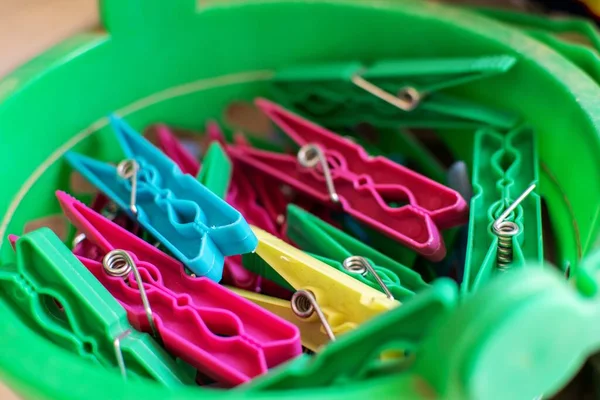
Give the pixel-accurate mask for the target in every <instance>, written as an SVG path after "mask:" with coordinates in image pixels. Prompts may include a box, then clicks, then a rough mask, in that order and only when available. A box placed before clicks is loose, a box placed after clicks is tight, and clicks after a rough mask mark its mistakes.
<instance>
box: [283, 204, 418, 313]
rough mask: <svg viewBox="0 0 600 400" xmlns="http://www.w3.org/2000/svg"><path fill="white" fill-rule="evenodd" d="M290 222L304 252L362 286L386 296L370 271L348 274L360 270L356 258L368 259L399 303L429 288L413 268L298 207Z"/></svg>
mask: <svg viewBox="0 0 600 400" xmlns="http://www.w3.org/2000/svg"><path fill="white" fill-rule="evenodd" d="M287 221H288V222H287V236H288V237H289V238H290V239H291V240H292V242H294V243H295V244H296V245H297V246H299V248H300V249H302V250H305V251H308V252H310V253H312V254H311V255H312V256H313V257H315V258H317V259H319V260H321V261H323V262H324V263H326V264H328V265H330V266H332V267H333V268H336V269H337V270H339V271H342V272H344V273H346V274H348V275H350V276H352V277H354V278H356V279H357V280H359V281H360V282H362V283H364V284H366V285H368V286H371V287H372V288H375V289H377V290H379V291H382V292H385V291H384V290H383V289H382V288H381V285H380V284H379V283H378V282H377V280H376V278H375V277H374V276H373V275H372V274H371V273H369V271H366V273H364V274H359V273H352V272H350V271H349V270H348V268H351V266H352V265H357V266H358V261H359V259H357V258H356V256H359V257H364V258H365V259H366V260H367V261H369V262H370V264H371V266H372V267H373V269H374V270H375V272H376V273H377V274H378V275H379V276H380V277H381V279H382V281H383V283H384V284H385V285H386V286H387V288H388V289H389V291H390V292H391V294H392V295H393V297H394V298H395V299H396V300H399V301H404V300H406V299H408V298H410V297H412V296H413V295H414V294H415V292H418V291H421V290H424V289H426V288H427V287H428V286H429V285H428V284H427V283H425V282H424V281H423V279H422V278H421V276H420V275H419V274H418V273H416V272H414V271H413V270H411V269H410V268H408V267H406V266H404V265H402V264H401V263H399V262H396V261H394V260H392V259H391V258H389V257H387V256H386V255H384V254H382V253H380V252H379V251H377V250H375V249H373V248H371V247H369V246H367V245H365V244H364V243H362V242H361V241H359V240H357V239H355V238H353V237H352V236H350V235H348V234H346V233H344V232H343V231H341V230H339V229H337V228H335V227H333V226H331V225H329V224H328V223H326V222H325V221H323V220H321V219H320V218H318V217H316V216H314V215H312V214H310V213H309V212H307V211H305V210H303V209H301V208H300V207H298V206H295V205H293V204H290V205H288V208H287Z"/></svg>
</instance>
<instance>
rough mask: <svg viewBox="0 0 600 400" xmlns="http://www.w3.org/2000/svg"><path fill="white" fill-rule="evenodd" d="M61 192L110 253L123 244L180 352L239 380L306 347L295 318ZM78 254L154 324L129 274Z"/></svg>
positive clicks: (141, 323) (140, 319)
mask: <svg viewBox="0 0 600 400" xmlns="http://www.w3.org/2000/svg"><path fill="white" fill-rule="evenodd" d="M56 195H57V197H58V199H59V201H60V204H61V207H62V208H63V211H64V213H65V215H66V216H67V218H68V219H69V220H70V221H71V222H72V223H73V225H75V226H76V227H77V228H78V229H79V230H81V231H82V232H84V233H85V234H86V236H87V238H89V240H91V241H92V242H93V243H94V244H96V245H97V246H99V247H100V248H101V249H102V250H103V251H104V252H105V253H109V252H111V251H114V250H123V251H125V252H127V254H129V256H130V257H131V258H132V259H133V260H134V262H135V263H136V265H137V268H138V270H139V271H140V275H141V276H142V280H143V282H144V288H145V289H146V295H147V297H148V300H149V303H150V306H151V308H152V315H153V316H154V321H155V325H156V331H157V332H158V334H159V335H160V337H161V338H162V340H163V341H164V343H165V346H166V347H167V349H169V350H170V351H171V352H172V353H173V354H174V355H176V356H177V357H180V358H182V359H183V360H185V361H186V362H188V363H190V364H191V365H193V366H195V367H196V368H197V369H198V370H200V371H201V372H202V373H205V374H206V375H208V376H210V377H211V378H213V379H215V380H217V381H219V382H223V383H226V384H229V385H238V384H241V383H243V382H246V381H248V380H250V379H252V378H253V377H255V376H257V375H260V374H262V373H265V372H266V371H267V368H271V367H274V366H276V365H279V364H280V363H282V362H284V361H287V360H289V359H291V358H293V357H295V356H297V355H298V354H300V353H301V344H300V335H299V331H298V328H297V327H295V326H294V325H292V324H290V323H288V322H287V321H285V320H283V319H281V318H279V317H277V316H276V315H274V314H272V313H270V312H268V311H266V310H264V309H262V308H260V307H258V306H256V305H254V304H253V303H251V302H250V301H247V300H245V299H243V298H242V297H240V296H238V295H236V294H235V293H233V292H231V291H230V290H228V289H226V288H225V287H223V286H221V285H219V284H217V283H215V282H213V281H211V280H210V279H208V278H194V277H191V276H188V275H187V274H186V273H185V272H184V269H183V265H182V264H181V263H180V262H179V261H177V260H175V259H174V258H172V257H170V256H168V255H166V254H165V253H163V252H161V251H160V250H158V249H156V248H155V247H153V246H151V245H150V244H148V243H146V242H144V241H143V240H141V239H139V238H138V237H136V236H135V235H132V234H131V233H129V232H128V231H127V230H125V229H123V228H121V227H119V226H118V225H116V224H114V223H113V222H111V221H109V220H107V219H106V218H104V217H103V216H102V215H100V214H98V213H96V212H95V211H93V210H91V209H90V208H88V207H87V206H85V205H84V204H83V203H81V202H79V201H78V200H76V199H74V198H72V197H71V196H69V195H68V194H66V193H64V192H60V191H59V192H57V194H56ZM80 260H81V261H82V262H83V263H84V264H85V265H86V266H87V267H88V268H89V269H90V271H91V272H92V273H93V274H94V275H95V276H96V277H97V278H98V279H99V280H100V281H101V282H102V283H103V284H104V286H105V287H106V288H107V289H108V290H109V291H110V292H111V293H112V294H113V295H114V296H115V298H116V299H117V300H118V301H119V302H120V303H121V304H122V305H123V307H124V308H125V309H126V310H127V312H128V315H129V318H130V321H131V323H132V324H133V325H134V326H135V327H136V329H141V330H144V331H151V330H152V329H151V328H152V327H151V324H150V322H149V321H148V318H147V317H146V313H145V311H144V307H143V305H142V301H141V298H140V291H139V290H138V288H137V286H136V283H135V279H133V276H131V274H127V276H126V277H113V276H110V274H108V273H107V272H106V271H105V270H104V269H103V265H102V263H101V262H98V261H94V260H89V259H86V258H84V257H80ZM127 277H128V278H129V279H127V281H128V283H126V280H125V279H124V278H127ZM265 327H268V328H267V329H265Z"/></svg>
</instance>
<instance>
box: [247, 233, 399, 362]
mask: <svg viewBox="0 0 600 400" xmlns="http://www.w3.org/2000/svg"><path fill="white" fill-rule="evenodd" d="M252 229H253V231H254V232H255V234H256V236H257V237H258V239H259V244H258V247H257V249H256V253H253V254H247V255H244V257H243V258H244V266H245V267H246V268H248V269H249V270H251V271H253V272H255V273H258V274H259V275H261V276H262V277H264V278H268V279H270V280H272V281H273V282H275V283H277V284H279V285H281V286H283V287H285V288H287V289H289V290H291V291H294V295H293V296H292V300H291V302H287V303H282V302H279V305H281V306H283V307H287V306H288V304H289V307H291V309H292V310H293V311H294V313H295V315H296V316H297V317H296V318H298V317H300V318H303V319H307V318H310V317H311V315H312V314H313V313H314V314H317V316H318V317H319V318H311V319H308V320H307V321H310V323H312V325H315V326H316V327H318V328H319V332H320V333H321V334H320V335H319V336H318V337H317V336H316V335H314V337H313V340H314V341H313V342H306V341H303V345H304V346H305V347H308V348H309V349H311V350H313V351H314V350H317V349H318V348H319V347H320V346H321V345H323V344H325V343H327V342H329V341H330V340H334V339H335V337H337V336H338V335H341V334H343V333H345V332H347V331H349V330H352V329H355V328H356V327H357V326H358V325H360V324H362V323H363V322H364V321H367V320H369V319H371V318H373V317H374V316H376V315H378V314H381V313H382V312H385V311H388V310H390V309H392V308H394V307H396V306H398V305H400V303H399V302H397V301H395V300H390V299H388V298H387V297H386V295H385V294H383V293H381V292H379V291H377V290H375V289H373V288H371V287H369V286H367V285H365V284H363V283H361V282H359V281H357V280H355V279H353V278H351V277H349V276H348V275H346V274H344V273H342V272H340V271H338V270H336V269H334V268H331V267H330V266H328V265H327V264H324V263H322V262H320V261H318V260H316V259H315V258H313V257H311V256H309V255H308V254H306V253H304V252H303V251H301V250H298V249H297V248H295V247H294V246H292V245H290V244H288V243H285V242H284V241H283V240H281V239H279V238H277V237H275V236H273V235H271V234H269V233H267V232H265V231H263V230H261V229H259V228H256V227H252ZM238 293H239V292H238ZM255 298H256V296H254V295H252V298H250V300H254V299H255ZM259 304H260V303H259ZM267 308H268V309H270V310H271V311H273V312H274V313H275V314H277V315H279V316H280V317H282V318H286V317H289V312H288V311H287V310H284V312H283V313H279V312H278V311H277V310H275V309H273V308H269V307H267ZM296 318H295V319H293V320H292V322H295V321H296ZM314 329H316V328H314ZM301 330H302V327H301ZM301 334H302V337H303V339H305V338H306V336H305V335H304V333H303V332H301Z"/></svg>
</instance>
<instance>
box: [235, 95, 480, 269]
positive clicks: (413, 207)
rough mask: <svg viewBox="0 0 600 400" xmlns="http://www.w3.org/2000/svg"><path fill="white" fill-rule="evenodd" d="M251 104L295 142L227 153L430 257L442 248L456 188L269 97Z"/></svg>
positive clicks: (455, 215)
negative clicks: (288, 150) (291, 147)
mask: <svg viewBox="0 0 600 400" xmlns="http://www.w3.org/2000/svg"><path fill="white" fill-rule="evenodd" d="M256 104H257V106H258V107H259V108H261V110H262V111H263V112H264V113H265V114H266V115H268V116H269V118H270V119H271V120H272V121H273V122H274V123H275V124H277V125H278V126H279V127H280V128H281V129H282V130H283V131H284V132H285V133H286V134H287V135H288V136H289V137H290V138H291V139H292V140H293V141H294V142H295V143H296V144H297V145H298V146H299V147H300V150H299V151H298V154H297V155H288V154H280V153H272V152H269V151H264V150H259V149H255V148H252V147H249V146H239V145H234V146H229V154H230V156H231V157H232V158H233V159H235V160H237V161H238V162H240V163H243V164H244V165H247V166H251V167H252V168H253V169H254V170H255V171H256V172H258V173H260V174H262V175H263V176H264V175H266V176H268V177H272V178H274V179H275V180H277V181H278V182H280V183H283V184H285V185H288V186H289V187H291V188H293V189H294V190H295V191H296V192H298V193H300V194H303V195H305V196H308V197H309V198H310V199H311V200H312V201H313V202H316V203H318V204H320V205H324V206H327V207H328V208H331V209H339V210H343V211H344V212H346V213H348V214H349V215H351V216H352V217H354V218H356V219H357V220H358V221H361V222H363V223H365V224H366V225H369V226H371V227H373V228H374V229H377V230H378V231H380V232H382V233H384V234H385V235H387V236H389V237H391V238H393V239H395V240H397V241H399V242H400V243H403V244H404V245H406V246H407V247H410V248H412V249H414V250H415V251H416V252H418V253H420V254H422V255H423V256H425V257H427V258H429V259H430V260H433V261H439V260H441V259H442V258H444V256H445V254H446V249H445V246H444V242H443V239H442V237H441V234H440V229H444V228H450V227H453V226H456V225H460V224H463V223H465V222H466V221H467V219H468V206H467V203H466V202H465V200H464V199H463V198H462V197H461V196H460V194H458V193H457V192H456V191H454V190H452V189H450V188H447V187H445V186H443V185H441V184H439V183H437V182H435V181H433V180H431V179H429V178H427V177H425V176H423V175H420V174H418V173H416V172H414V171H412V170H410V169H408V168H405V167H403V166H401V165H399V164H396V163H394V162H393V161H391V160H389V159H387V158H384V157H370V156H369V155H368V154H367V153H366V152H365V151H364V149H363V148H362V147H361V146H359V145H357V144H355V143H352V142H351V141H349V140H347V139H345V138H343V137H341V136H339V135H336V134H335V133H333V132H331V131H329V130H327V129H325V128H323V127H320V126H318V125H316V124H314V123H311V122H310V121H307V120H306V119H304V118H302V117H300V116H298V115H295V114H293V113H291V112H289V111H287V110H285V109H284V108H282V107H280V106H278V105H276V104H274V103H271V102H269V101H267V100H263V99H259V100H257V101H256Z"/></svg>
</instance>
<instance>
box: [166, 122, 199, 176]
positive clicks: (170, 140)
mask: <svg viewBox="0 0 600 400" xmlns="http://www.w3.org/2000/svg"><path fill="white" fill-rule="evenodd" d="M156 138H157V142H158V143H157V144H158V147H159V148H160V149H161V150H162V151H163V153H165V154H166V155H167V156H168V157H169V158H170V159H171V160H173V161H174V162H175V163H176V164H177V165H178V166H179V168H180V169H181V171H182V172H183V173H185V174H190V175H192V176H197V175H198V172H199V171H200V162H199V161H198V160H196V158H195V157H194V156H193V155H192V154H190V152H189V151H187V150H186V148H185V147H183V145H182V144H181V143H180V142H179V140H178V139H177V138H176V137H175V135H173V133H172V132H171V130H170V129H169V128H168V127H167V126H166V125H163V124H159V125H156Z"/></svg>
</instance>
